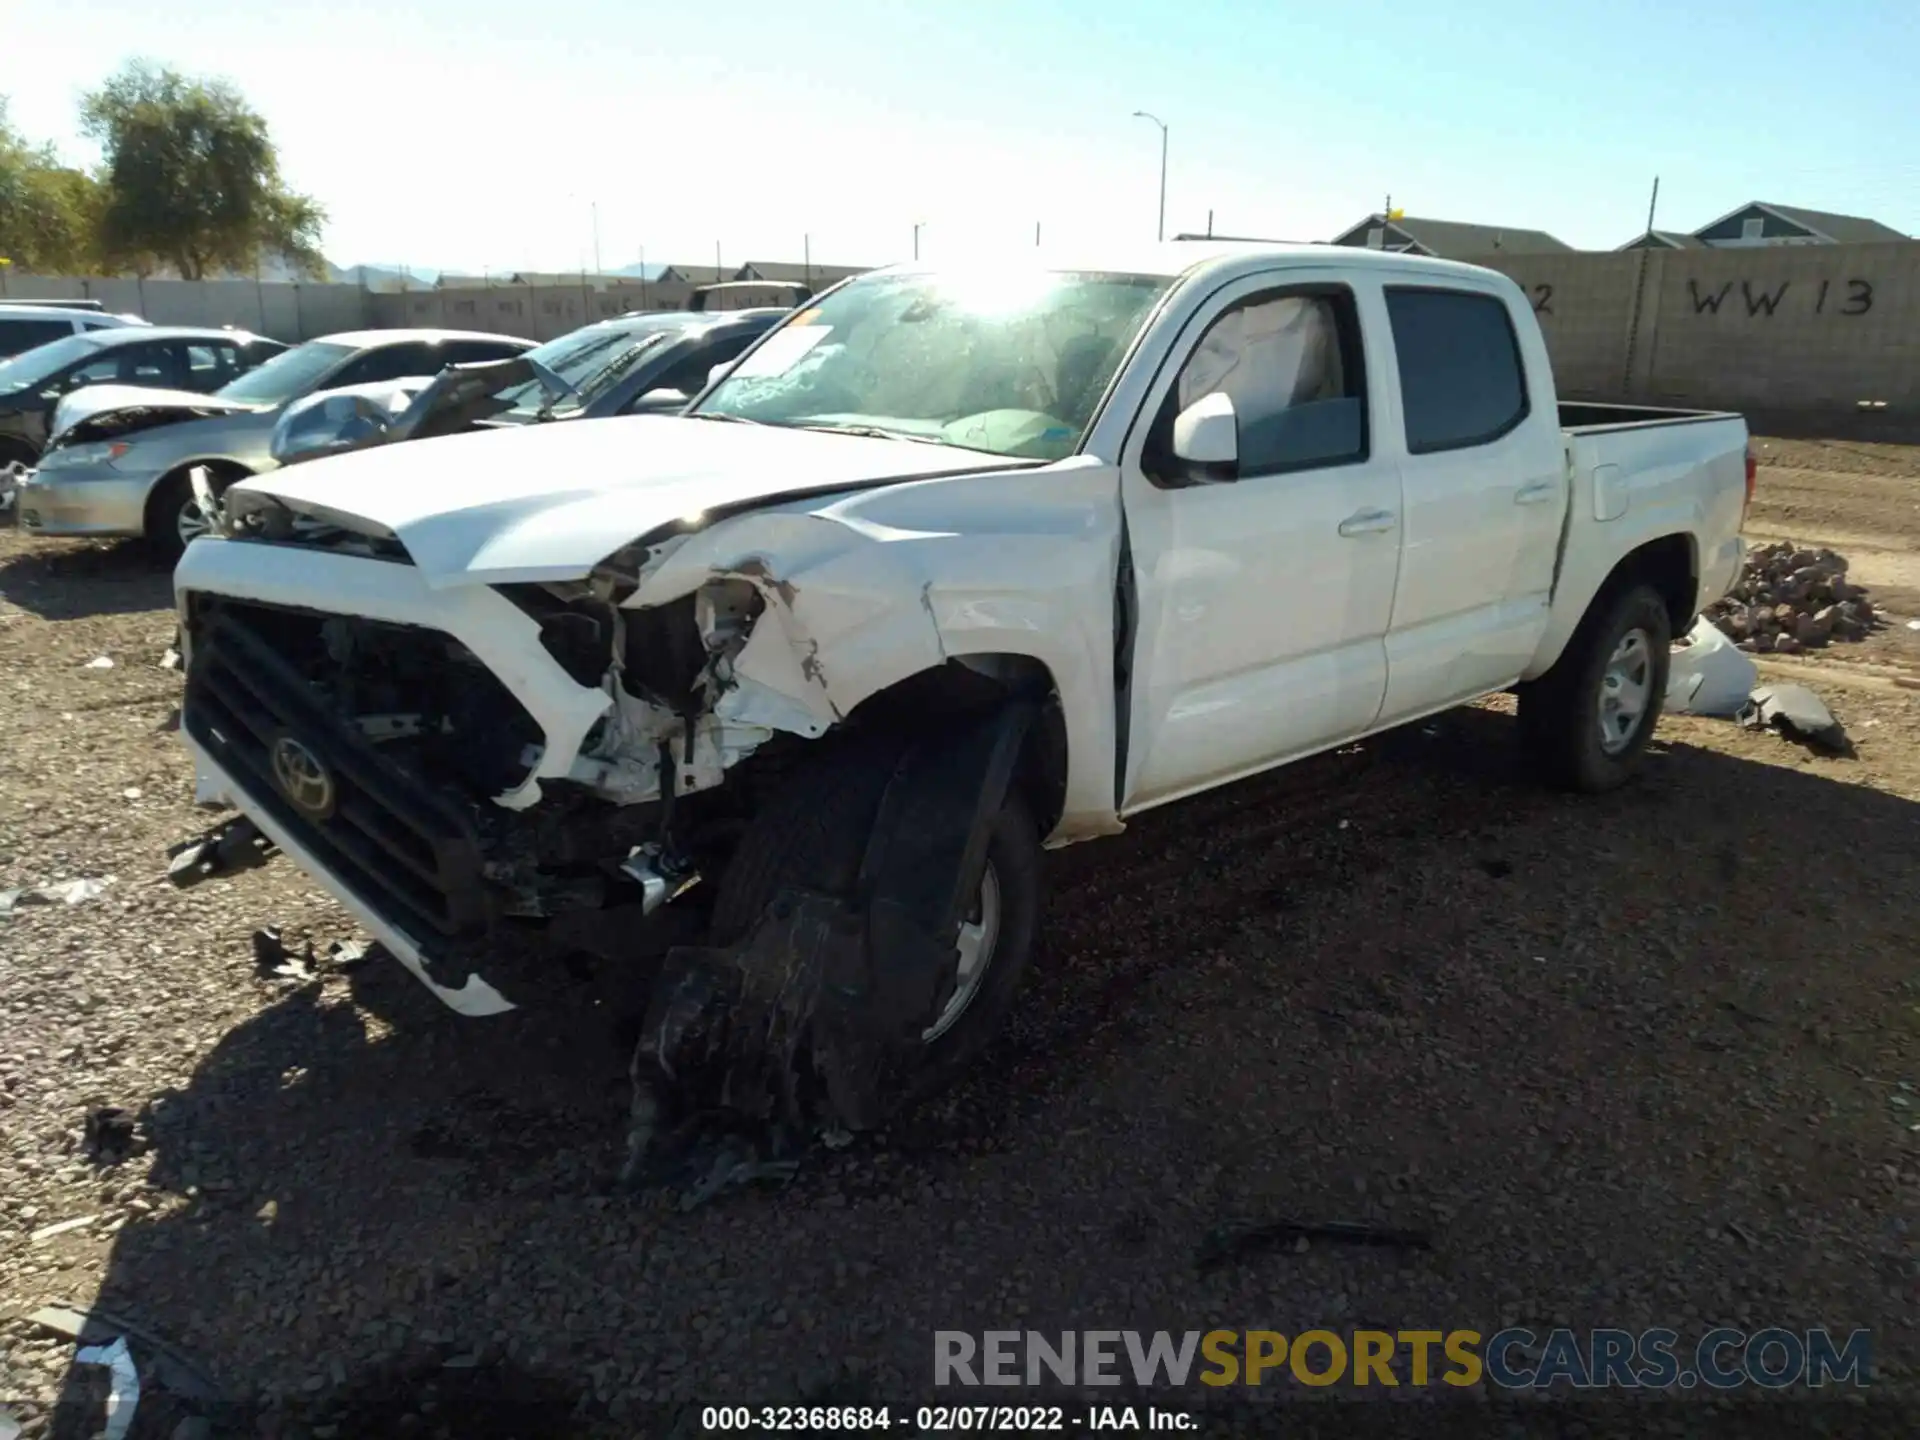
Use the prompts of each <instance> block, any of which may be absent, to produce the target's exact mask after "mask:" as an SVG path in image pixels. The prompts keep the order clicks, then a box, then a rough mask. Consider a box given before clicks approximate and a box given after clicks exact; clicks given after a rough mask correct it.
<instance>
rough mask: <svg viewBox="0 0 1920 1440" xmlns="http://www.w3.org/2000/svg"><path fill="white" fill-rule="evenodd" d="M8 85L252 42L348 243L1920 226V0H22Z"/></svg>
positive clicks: (0, 74)
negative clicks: (1813, 213) (1164, 172)
mask: <svg viewBox="0 0 1920 1440" xmlns="http://www.w3.org/2000/svg"><path fill="white" fill-rule="evenodd" d="M0 47H4V48H0V94H8V95H10V96H11V97H12V110H13V119H14V122H15V123H16V124H17V125H19V126H20V127H21V128H23V129H25V130H26V131H27V132H28V133H29V134H31V135H35V136H38V137H44V138H48V139H51V140H53V141H54V142H55V143H56V144H57V145H58V146H59V147H60V148H61V150H62V151H63V152H65V153H66V154H67V155H69V156H70V157H72V158H74V159H76V160H90V159H92V158H94V157H93V156H92V155H91V153H90V151H89V149H88V147H87V146H86V144H85V142H83V141H82V140H81V139H80V138H79V136H78V135H77V133H76V131H75V109H76V101H77V99H78V97H79V95H80V94H81V93H82V92H83V91H84V90H86V89H87V88H89V87H90V86H92V85H94V84H96V83H98V81H99V80H100V79H101V78H102V77H104V76H105V75H106V74H107V73H108V72H109V71H110V70H112V69H113V68H115V67H116V66H117V65H118V64H119V63H120V62H121V61H122V60H124V59H126V58H129V57H132V56H136V55H139V56H146V57H150V58H153V59H156V60H159V61H163V62H166V63H169V64H172V65H175V66H178V67H180V68H182V69H185V70H188V71H191V72H196V73H203V74H218V75H224V76H226V77H227V78H229V79H231V80H233V81H234V82H235V83H236V84H238V85H239V87H240V88H241V89H242V90H243V91H244V92H245V93H246V95H247V96H248V98H249V99H250V100H251V101H252V103H253V104H254V105H255V106H256V107H257V108H258V109H259V110H260V111H261V112H262V113H263V114H265V116H266V117H267V120H268V122H269V124H270V126H271V128H272V132H273V135H274V138H275V140H276V141H277V142H278V144H279V146H280V153H281V159H282V165H283V168H284V170H285V172H286V175H287V178H288V179H289V180H290V182H291V183H292V184H294V185H295V186H296V187H298V188H300V189H302V190H305V191H307V192H308V193H310V194H312V195H314V196H315V197H316V198H318V199H319V200H320V201H321V202H322V204H324V205H325V206H326V207H327V210H328V212H329V216H330V219H329V223H328V227H327V235H326V245H325V248H326V251H327V253H328V255H329V256H330V257H331V258H332V259H333V260H335V261H336V262H338V263H341V264H349V263H355V262H363V261H371V262H401V263H409V264H412V265H416V266H421V267H437V268H447V269H457V270H472V271H478V270H480V269H482V268H483V267H484V268H491V269H495V270H501V269H509V268H537V269H565V268H572V267H576V266H579V265H582V264H589V265H590V264H591V263H592V260H593V245H594V228H593V211H594V207H595V206H596V205H597V207H598V220H599V246H600V256H601V260H602V261H603V262H604V264H605V265H606V266H607V267H608V268H612V267H614V266H617V265H621V264H627V263H631V262H633V261H634V260H636V259H638V258H639V256H640V252H641V248H642V247H643V246H644V247H645V251H646V258H647V260H648V261H649V262H650V263H656V264H657V263H659V262H661V261H711V259H712V257H713V255H714V247H715V243H716V241H717V242H719V244H720V246H721V253H722V255H723V257H724V259H725V260H726V262H727V263H728V264H729V265H732V264H737V263H739V262H740V261H742V260H747V259H798V258H799V257H800V253H801V249H802V245H803V237H804V236H809V235H810V236H811V245H812V254H813V258H814V259H816V260H823V261H846V262H857V263H869V264H877V263H882V262H884V261H887V260H891V259H896V258H899V257H901V256H903V255H905V254H907V253H908V252H909V251H910V249H911V246H912V237H913V225H914V223H915V222H916V221H920V222H924V224H925V229H924V230H923V231H922V249H923V253H925V254H929V255H938V254H941V253H943V252H949V251H954V250H957V249H959V248H961V247H963V246H966V245H970V244H974V243H1009V242H1012V241H1015V240H1017V239H1020V238H1023V237H1031V235H1032V233H1033V227H1034V225H1035V223H1036V222H1039V223H1040V224H1041V225H1042V226H1043V227H1044V233H1045V237H1046V239H1047V240H1048V241H1049V242H1053V241H1061V242H1069V243H1070V242H1072V241H1073V240H1075V239H1079V238H1087V239H1093V238H1098V237H1109V236H1114V235H1124V236H1140V237H1142V238H1151V236H1152V234H1153V229H1154V224H1155V211H1156V207H1157V204H1158V179H1159V143H1160V141H1159V132H1158V131H1157V130H1155V129H1154V127H1153V126H1152V125H1150V124H1149V123H1148V122H1146V121H1144V120H1137V119H1133V118H1131V112H1133V111H1134V110H1137V109H1145V110H1150V111H1153V112H1155V113H1156V114H1158V115H1160V116H1161V117H1162V118H1163V119H1165V120H1166V121H1167V122H1168V124H1169V125H1170V127H1171V144H1170V163H1169V178H1168V193H1167V228H1168V232H1169V233H1173V232H1175V231H1177V230H1182V229H1203V228H1205V225H1206V222H1207V213H1208V211H1209V209H1211V210H1212V211H1213V212H1214V223H1215V228H1216V229H1217V230H1219V231H1221V232H1223V233H1236V234H1247V235H1260V236H1268V237H1275V238H1285V239H1303V240H1305V239H1325V238H1328V237H1329V236H1331V235H1332V234H1334V233H1335V232H1337V231H1339V230H1341V229H1344V228H1346V227H1347V226H1348V225H1350V224H1352V223H1353V222H1354V221H1356V220H1358V219H1359V218H1360V217H1361V216H1362V215H1364V214H1366V213H1367V212H1368V211H1369V210H1371V209H1375V208H1377V207H1378V206H1379V205H1380V204H1381V203H1382V200H1383V197H1384V196H1385V195H1386V194H1387V193H1389V192H1390V193H1391V194H1392V196H1393V201H1394V204H1395V205H1396V206H1403V207H1404V208H1405V209H1406V210H1407V212H1408V213H1409V214H1413V215H1429V216H1436V217H1440V218H1445V219H1456V220H1471V221H1482V222H1487V223H1497V224H1504V225H1513V226H1528V227H1537V228H1541V229H1546V230H1549V231H1552V232H1553V233H1554V234H1556V235H1558V236H1560V237H1561V238H1562V239H1563V240H1566V241H1568V242H1569V243H1571V244H1574V245H1580V246H1587V247H1604V246H1611V245H1615V244H1618V243H1620V242H1621V241H1624V240H1626V239H1628V238H1630V237H1631V236H1632V235H1634V234H1635V233H1637V232H1638V230H1639V229H1640V227H1641V225H1642V224H1643V223H1644V220H1645V216H1646V208H1647V193H1648V189H1649V187H1650V185H1651V183H1652V180H1653V177H1654V176H1655V175H1656V174H1658V175H1659V176H1660V177H1661V186H1660V213H1659V223H1660V224H1661V225H1662V226H1663V227H1670V228H1678V229H1691V228H1694V227H1696V226H1698V225H1701V224H1704V223H1705V222H1706V221H1708V220H1711V219H1713V218H1715V217H1716V216H1718V215H1720V214H1722V213H1724V212H1726V211H1728V210H1731V209H1732V208H1734V207H1735V206H1736V205H1738V204H1740V203H1742V202H1744V201H1746V200H1749V199H1755V198H1759V199H1766V200H1774V201H1778V202H1781V203H1785V204H1799V205H1804V206H1809V207H1812V208H1815V209H1825V210H1839V211H1844V212H1848V213H1855V214H1864V215H1871V216H1873V217H1875V218H1877V219H1880V220H1883V221H1885V222H1886V223H1888V224H1890V225H1893V226H1894V227H1896V228H1897V229H1900V230H1902V231H1904V232H1906V233H1909V234H1911V233H1915V232H1920V159H1917V158H1916V157H1920V100H1916V99H1915V92H1914V89H1913V81H1912V64H1913V61H1914V59H1915V57H1916V56H1920V6H1916V5H1914V4H1913V3H1911V0H1879V3H1860V0H1834V3H1830V4H1828V5H1826V6H1824V7H1819V8H1816V7H1812V6H1806V5H1802V4H1799V3H1791V0H1745V3H1738V4H1735V3H1721V0H1669V3H1664V4H1654V3H1649V0H1612V3H1608V4H1604V5H1602V4H1578V5H1576V4H1573V3H1568V0H1563V3H1561V4H1550V3H1547V0H1536V3H1520V0H1488V3H1481V4H1478V5H1469V6H1466V7H1460V8H1455V7H1450V6H1446V5H1439V4H1432V3H1422V4H1404V3H1403V4H1382V3H1368V0H1346V3H1342V4H1338V5H1335V4H1331V3H1324V0H1323V3H1319V4H1311V5H1309V4H1293V3H1265V4H1255V3H1251V0H1242V3H1240V4H1232V3H1224V0H1181V3H1172V0H1151V3H1149V0H1051V3H1048V0H1027V3H1024V4H1013V3H1002V0H811V3H803V4H773V3H770V0H731V3H726V4H716V5H714V7H713V8H712V9H711V10H707V11H702V10H699V9H697V8H696V7H694V6H691V5H688V4H685V3H681V4H679V5H675V6H673V7H660V6H656V5H651V4H645V3H632V0H627V3H620V0H567V3H565V4H553V5H546V6H542V5H536V4H529V3H527V0H511V3H508V0H458V3H454V0H379V3H368V0H333V3H329V4H326V5H324V6H323V5H318V4H313V3H310V0H279V3H275V4H264V5H263V4H261V3H259V0H159V3H156V0H66V3H65V4H64V5H50V4H45V3H42V0H0Z"/></svg>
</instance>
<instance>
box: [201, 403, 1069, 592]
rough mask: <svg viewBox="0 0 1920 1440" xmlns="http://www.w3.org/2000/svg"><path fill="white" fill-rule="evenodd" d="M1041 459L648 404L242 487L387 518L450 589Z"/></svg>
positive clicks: (363, 454)
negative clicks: (722, 513)
mask: <svg viewBox="0 0 1920 1440" xmlns="http://www.w3.org/2000/svg"><path fill="white" fill-rule="evenodd" d="M1035 463H1037V462H1034V461H1025V460H1009V459H1005V458H1003V457H1001V456H998V455H989V454H985V453H983V452H981V451H977V450H961V449H956V448H953V447H951V446H940V445H924V444H919V443H916V442H914V441H910V440H889V439H875V438H871V437H867V436H854V435H832V434H827V433H825V432H822V431H814V430H793V429H783V428H780V427H776V426H767V425H743V424H730V423H727V422H725V421H719V420H693V419H681V418H679V417H667V416H649V415H635V416H623V417H620V418H617V419H610V420H578V421H573V422H571V423H568V424H565V425H530V426H526V427H524V428H514V429H499V430H490V431H483V432H481V433H478V434H468V435H453V436H447V437H444V438H440V439H434V440H429V441H423V442H421V443H418V444H409V445H379V446H375V447H373V448H371V449H367V450H357V451H352V452H349V453H347V454H342V455H335V456H330V457H328V458H326V459H322V460H316V461H313V462H311V463H309V464H305V465H296V466H289V467H287V468H285V469H281V470H275V471H272V472H270V473H269V474H266V475H262V476H258V477H256V478H255V479H252V480H248V481H244V482H242V483H241V484H240V485H237V486H235V487H234V491H235V492H242V491H245V492H252V493H255V494H261V495H269V496H273V497H274V498H276V499H279V500H281V501H283V502H284V503H286V504H287V505H288V506H290V507H291V508H293V509H294V510H296V511H303V512H307V513H311V514H315V515H317V516H322V517H325V516H328V515H331V516H336V517H358V518H360V519H362V520H366V521H371V522H372V523H373V524H374V525H377V526H380V527H382V528H384V529H386V530H388V531H390V532H391V533H392V534H394V535H395V536H397V537H398V538H399V540H400V542H401V543H402V544H403V545H405V546H406V549H407V553H408V554H409V555H410V556H411V557H412V559H413V562H414V564H415V565H416V566H418V567H419V568H420V570H421V572H422V573H423V574H424V575H425V576H426V578H427V582H428V583H429V584H430V585H433V586H434V587H436V588H439V587H443V586H451V585H466V584H500V583H503V582H507V581H533V580H573V579H580V578H582V577H584V576H585V575H586V574H587V573H588V572H589V571H590V570H591V569H592V568H593V567H594V566H595V565H596V564H598V563H599V562H600V561H601V560H603V559H605V558H606V557H607V556H608V555H610V554H612V553H613V552H614V551H615V550H618V549H619V548H620V547H621V546H623V545H626V544H628V543H630V542H632V541H634V540H637V539H639V538H640V537H641V536H643V535H646V534H648V533H650V532H652V531H654V530H657V529H659V528H660V527H662V526H664V525H668V524H671V523H672V522H673V521H675V520H678V519H681V518H683V517H687V516H694V515H699V514H703V513H706V512H711V511H715V510H731V509H734V508H737V507H740V506H744V505H753V504H758V503H763V502H767V501H772V500H778V499H783V498H787V497H790V496H797V495H805V494H825V493H829V492H831V491H835V490H843V489H845V490H853V489H859V488H862V487H866V486H871V485H877V484H886V483H890V482H894V481H902V480H917V479H924V478H927V477H930V476H935V475H954V474H964V473H967V472H970V471H986V470H1007V469H1014V468H1024V467H1026V466H1030V465H1033V464H1035Z"/></svg>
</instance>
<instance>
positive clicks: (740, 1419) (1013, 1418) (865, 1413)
mask: <svg viewBox="0 0 1920 1440" xmlns="http://www.w3.org/2000/svg"><path fill="white" fill-rule="evenodd" d="M896 1426H898V1427H899V1428H900V1429H902V1430H906V1431H908V1432H910V1433H917V1434H922V1435H929V1434H944V1433H947V1432H951V1431H968V1432H987V1433H999V1434H1013V1435H1029V1434H1038V1433H1044V1432H1047V1431H1070V1430H1087V1431H1100V1430H1161V1431H1186V1430H1193V1429H1195V1428H1197V1425H1196V1422H1195V1420H1194V1417H1193V1416H1192V1415H1190V1414H1188V1413H1187V1412H1186V1411H1184V1410H1161V1409H1158V1408H1156V1407H1151V1406H1149V1407H1144V1408H1142V1407H1138V1406H1133V1405H1089V1406H1086V1407H1084V1408H1069V1407H1067V1406H1062V1405H921V1406H918V1407H917V1408H915V1409H913V1410H908V1409H906V1408H905V1407H904V1406H903V1407H898V1408H896V1407H892V1406H887V1405H857V1406H856V1405H845V1406H841V1405H760V1406H753V1405H709V1406H706V1407H704V1408H703V1409H702V1410H701V1412H700V1428H701V1429H702V1430H705V1431H709V1432H719V1433H724V1432H727V1431H733V1432H736V1433H738V1432H742V1431H752V1432H756V1433H757V1432H763V1431H768V1430H775V1431H791V1432H793V1433H796V1434H804V1433H806V1432H808V1431H836V1432H845V1431H849V1430H877V1431H882V1432H884V1431H888V1430H891V1429H893V1428H894V1427H896Z"/></svg>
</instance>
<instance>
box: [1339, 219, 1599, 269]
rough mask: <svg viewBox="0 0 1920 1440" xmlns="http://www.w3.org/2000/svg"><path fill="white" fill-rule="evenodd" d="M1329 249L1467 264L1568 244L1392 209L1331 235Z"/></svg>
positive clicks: (1540, 233)
mask: <svg viewBox="0 0 1920 1440" xmlns="http://www.w3.org/2000/svg"><path fill="white" fill-rule="evenodd" d="M1331 243H1333V244H1335V245H1345V246H1348V247H1350V248H1354V249H1362V250H1391V251H1394V252H1395V253H1397V254H1401V255H1431V256H1434V257H1435V258H1437V259H1441V260H1468V259H1472V258H1473V257H1475V256H1479V255H1551V254H1561V253H1569V252H1571V251H1572V250H1573V246H1571V245H1569V244H1567V242H1566V241H1564V240H1560V239H1557V238H1556V237H1554V236H1552V235H1549V234H1548V233H1547V232H1546V231H1544V230H1517V229H1515V228H1514V227H1513V226H1511V225H1470V224H1466V223H1465V222H1463V221H1459V220H1422V219H1418V218H1416V217H1415V216H1412V215H1407V214H1404V213H1402V212H1401V211H1398V210H1395V211H1394V212H1392V214H1391V215H1388V214H1385V213H1383V212H1379V211H1376V212H1375V213H1374V214H1372V215H1369V216H1367V218H1366V219H1364V220H1362V221H1361V222H1360V223H1359V224H1358V225H1355V226H1353V227H1352V228H1351V229H1349V230H1343V231H1342V232H1341V233H1340V234H1338V235H1336V236H1334V237H1333V240H1332V242H1331Z"/></svg>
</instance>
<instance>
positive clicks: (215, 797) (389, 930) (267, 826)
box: [181, 731, 514, 1018]
mask: <svg viewBox="0 0 1920 1440" xmlns="http://www.w3.org/2000/svg"><path fill="white" fill-rule="evenodd" d="M181 738H182V739H183V740H184V741H185V742H186V746H187V752H188V753H189V754H190V755H192V756H193V770H194V798H195V799H196V800H198V801H199V802H200V803H201V804H203V805H225V806H228V807H230V808H232V809H235V810H239V811H241V812H242V813H243V814H245V815H246V816H247V818H248V819H250V820H252V821H253V823H254V824H256V825H258V826H259V827H260V832H261V834H263V835H265V836H266V837H267V838H268V839H269V840H271V841H273V843H274V844H275V845H277V846H279V847H280V849H281V850H283V851H285V852H286V854H287V857H288V858H289V859H291V860H292V861H293V863H294V864H296V865H298V866H299V867H300V868H301V869H302V870H304V871H306V873H307V874H308V875H309V876H311V877H312V878H313V880H314V881H315V882H316V883H317V884H318V885H319V886H320V888H321V889H322V890H325V891H326V892H327V893H328V894H329V895H331V896H333V898H334V899H335V900H338V901H339V902H340V904H341V905H342V906H343V907H345V909H346V910H347V911H348V912H349V913H351V914H352V915H353V917H354V918H355V919H356V920H358V921H359V922H360V923H361V924H362V925H364V926H366V927H367V929H368V930H369V931H371V932H372V933H373V935H374V937H375V938H376V939H378V940H379V941H380V943H381V944H382V945H384V946H386V947H387V949H388V951H389V952H391V953H392V955H393V957H394V958H395V959H396V960H398V961H399V962H400V963H401V964H402V965H404V966H406V967H407V969H408V970H410V971H411V972H412V973H413V976H414V978H415V979H417V980H418V981H419V982H420V983H421V984H422V985H424V986H426V987H427V989H429V990H431V991H432V992H433V993H434V994H435V995H436V996H437V997H438V998H439V1000H440V1002H441V1003H442V1004H444V1005H445V1006H446V1007H447V1008H448V1009H450V1010H453V1011H456V1012H458V1013H459V1014H461V1015H467V1016H472V1017H476V1018H477V1017H480V1016H484V1015H499V1014H501V1013H503V1012H504V1011H508V1010H511V1009H513V1008H514V1004H513V1002H512V1001H511V1000H509V999H507V998H506V996H504V995H502V994H501V993H500V992H499V991H498V990H496V989H494V987H493V986H492V985H490V984H488V983H487V982H486V981H485V980H483V979H481V978H480V976H478V975H474V974H469V975H468V976H467V977H466V980H465V982H464V983H463V984H462V985H460V986H459V987H457V988H456V987H454V986H451V985H443V984H442V983H441V982H440V981H438V980H436V979H434V977H433V975H432V974H431V973H430V972H429V971H428V968H427V957H426V952H425V949H424V948H423V946H422V944H421V942H420V941H418V940H416V939H415V938H414V937H413V936H412V935H411V934H409V933H408V932H407V931H406V930H405V929H403V928H402V927H401V926H400V925H398V924H396V923H395V922H394V921H392V920H390V919H388V918H387V916H385V915H384V914H382V913H381V912H380V911H379V910H377V909H376V908H374V906H373V905H372V904H370V903H369V902H368V901H367V900H365V899H363V898H362V897H361V895H360V894H359V893H358V892H357V891H356V890H354V889H353V888H352V887H351V886H349V885H348V884H347V883H346V882H345V881H344V880H342V879H341V878H340V877H339V876H338V875H336V874H335V873H334V872H333V871H332V870H330V869H328V868H327V866H326V865H324V864H323V863H322V862H321V861H320V859H319V857H318V856H316V855H315V854H314V853H313V851H311V850H310V849H308V848H307V846H306V844H305V843H304V840H303V838H302V837H301V836H299V835H298V834H297V833H296V832H295V830H294V829H293V827H291V826H289V825H285V824H283V823H282V822H281V821H280V819H279V818H278V817H277V816H275V815H274V814H273V812H272V811H271V810H270V809H269V808H268V807H267V806H266V805H265V804H263V803H262V802H261V801H260V800H259V799H258V798H257V797H256V796H254V795H253V794H251V793H249V792H248V790H247V789H246V788H245V787H244V786H243V785H241V784H240V782H239V781H237V780H236V779H235V778H234V777H233V776H232V775H230V774H228V773H227V771H226V770H225V769H224V768H223V767H222V766H221V765H220V762H219V761H217V760H215V759H214V758H213V756H212V755H211V754H209V753H208V752H207V750H206V748H205V747H203V746H202V745H201V744H200V743H199V742H198V741H196V740H195V739H194V738H193V737H192V736H191V735H188V734H186V733H184V731H183V732H182V735H181Z"/></svg>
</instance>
